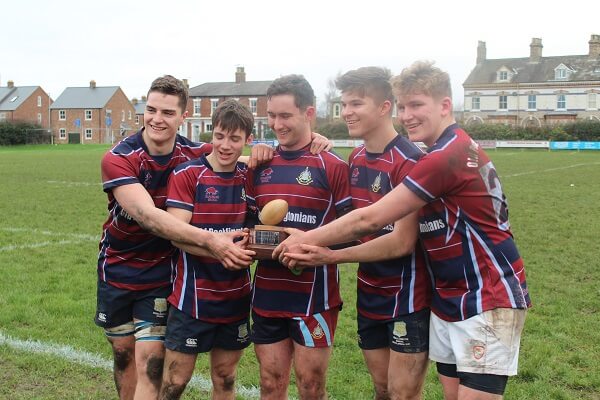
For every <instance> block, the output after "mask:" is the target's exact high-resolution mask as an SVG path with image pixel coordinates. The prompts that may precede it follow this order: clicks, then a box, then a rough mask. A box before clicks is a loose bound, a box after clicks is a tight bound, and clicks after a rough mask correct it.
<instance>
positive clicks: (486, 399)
mask: <svg viewBox="0 0 600 400" xmlns="http://www.w3.org/2000/svg"><path fill="white" fill-rule="evenodd" d="M392 86H393V90H394V94H395V96H396V105H397V107H398V115H399V119H400V121H401V123H402V125H403V126H404V127H405V129H406V130H407V132H408V136H409V138H410V139H411V141H421V142H423V143H425V145H427V147H428V152H427V154H426V155H425V156H424V157H422V158H421V159H420V160H419V161H418V162H417V164H416V165H415V166H414V167H413V169H412V170H411V171H410V172H409V173H408V175H407V176H406V178H405V179H404V180H403V182H402V183H401V184H400V185H398V186H397V187H396V188H395V189H394V190H392V191H391V192H390V193H388V194H387V195H386V196H384V197H383V198H382V199H380V200H379V201H378V202H376V203H374V204H373V205H371V206H369V207H364V208H361V209H358V210H355V211H353V212H351V213H349V214H347V215H345V216H343V217H342V218H340V219H338V220H336V221H333V222H332V223H330V224H328V225H325V226H323V227H321V228H318V229H316V230H313V231H309V232H294V233H293V235H292V236H290V238H288V240H286V241H285V242H283V243H282V244H281V245H280V246H279V247H278V248H277V249H276V251H275V256H277V257H280V258H285V254H286V253H287V252H292V251H293V252H298V251H301V248H300V246H299V245H300V244H301V243H307V244H316V245H321V246H324V245H331V244H334V243H341V242H347V241H349V240H352V239H356V238H359V237H362V236H365V235H367V234H369V233H372V232H375V231H377V230H378V229H381V228H382V227H383V226H385V225H386V224H388V223H391V222H392V221H396V220H398V219H399V218H402V217H404V216H406V215H408V214H410V213H411V212H414V211H417V210H419V229H420V238H421V241H422V243H423V246H424V248H425V250H426V255H427V260H428V265H429V266H430V268H431V272H432V275H433V279H434V290H433V297H432V304H431V309H432V314H431V325H430V338H429V357H430V359H432V360H433V361H436V362H437V369H438V374H439V378H440V382H441V383H442V386H443V390H444V396H445V398H446V399H447V400H455V399H458V400H473V399H479V400H492V399H501V398H502V397H503V393H504V390H505V387H506V382H507V379H508V376H511V375H516V373H517V364H518V355H519V345H520V338H521V332H522V329H523V325H524V321H525V315H526V310H527V308H528V307H529V306H530V299H529V292H528V289H527V284H526V281H525V270H524V266H523V260H522V259H521V257H520V255H519V252H518V250H517V247H516V245H515V243H514V241H513V235H512V233H511V231H510V225H509V222H508V209H507V203H506V198H505V196H504V193H503V191H502V188H501V186H500V181H499V179H498V174H497V173H496V170H495V168H494V165H493V164H492V162H491V161H490V159H489V158H488V156H487V155H486V154H485V152H484V151H483V150H482V149H481V147H480V146H479V145H478V144H477V143H476V142H475V141H473V140H472V139H471V138H470V137H469V135H468V134H467V133H466V132H465V131H464V130H462V129H461V128H460V127H459V126H458V125H457V124H456V122H455V121H454V117H453V115H452V98H451V96H452V93H451V89H450V79H449V77H448V74H447V73H445V72H443V71H441V70H440V69H439V68H437V67H434V66H433V63H430V62H423V61H419V62H416V63H414V64H413V65H411V66H410V67H408V68H406V69H404V70H403V71H402V73H401V74H400V75H399V76H398V77H396V78H394V79H393V80H392ZM288 265H289V266H290V267H293V266H294V262H291V263H288Z"/></svg>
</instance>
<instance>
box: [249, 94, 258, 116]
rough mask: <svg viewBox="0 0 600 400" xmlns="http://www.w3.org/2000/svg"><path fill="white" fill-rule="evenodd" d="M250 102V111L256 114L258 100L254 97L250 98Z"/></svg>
mask: <svg viewBox="0 0 600 400" xmlns="http://www.w3.org/2000/svg"><path fill="white" fill-rule="evenodd" d="M248 104H249V105H250V112H252V115H256V104H257V100H256V99H254V98H250V99H248Z"/></svg>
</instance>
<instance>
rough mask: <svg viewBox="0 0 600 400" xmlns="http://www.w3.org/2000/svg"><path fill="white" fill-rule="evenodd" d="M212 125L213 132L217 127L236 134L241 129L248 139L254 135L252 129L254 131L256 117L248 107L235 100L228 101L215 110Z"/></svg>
mask: <svg viewBox="0 0 600 400" xmlns="http://www.w3.org/2000/svg"><path fill="white" fill-rule="evenodd" d="M212 124H213V130H214V129H215V128H216V127H217V126H219V127H221V129H223V130H225V131H227V132H235V131H237V130H238V129H241V130H243V131H244V133H245V134H246V138H248V136H250V135H251V134H252V129H254V117H253V116H252V113H251V112H250V110H249V109H248V107H246V106H244V105H243V104H240V103H239V102H237V101H235V100H233V99H228V100H225V101H224V102H222V103H221V104H219V106H218V107H217V108H216V109H215V111H214V113H213V116H212Z"/></svg>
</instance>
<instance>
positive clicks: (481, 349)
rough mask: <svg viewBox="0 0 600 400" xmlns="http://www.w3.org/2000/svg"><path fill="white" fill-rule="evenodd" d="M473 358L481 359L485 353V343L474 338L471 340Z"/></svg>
mask: <svg viewBox="0 0 600 400" xmlns="http://www.w3.org/2000/svg"><path fill="white" fill-rule="evenodd" d="M472 350H473V358H474V359H476V360H481V358H482V357H483V356H484V355H485V343H483V342H481V341H479V340H475V341H474V342H473V347H472Z"/></svg>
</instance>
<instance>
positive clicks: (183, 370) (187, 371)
mask: <svg viewBox="0 0 600 400" xmlns="http://www.w3.org/2000/svg"><path fill="white" fill-rule="evenodd" d="M197 357H198V355H197V354H185V353H180V352H177V351H173V350H169V349H167V350H166V353H165V366H164V370H163V375H162V385H161V387H160V396H159V399H161V400H177V399H179V398H180V397H181V395H182V394H183V391H184V390H185V387H186V385H187V384H188V382H189V381H190V379H192V374H193V372H194V366H195V365H196V358H197Z"/></svg>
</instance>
